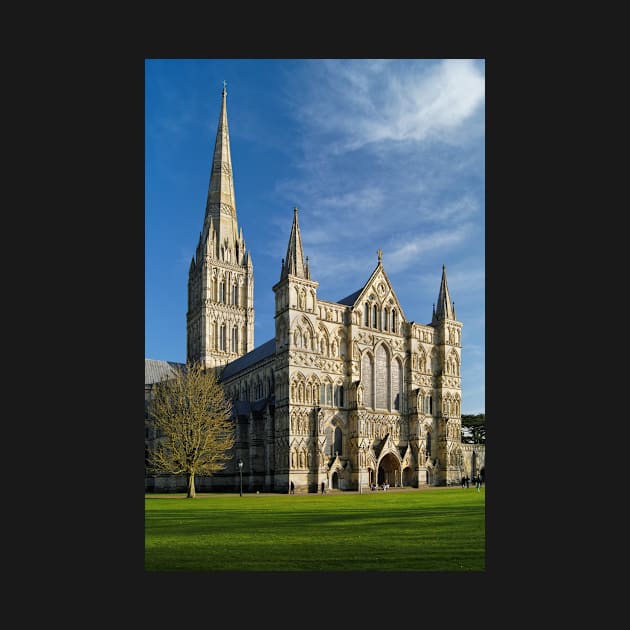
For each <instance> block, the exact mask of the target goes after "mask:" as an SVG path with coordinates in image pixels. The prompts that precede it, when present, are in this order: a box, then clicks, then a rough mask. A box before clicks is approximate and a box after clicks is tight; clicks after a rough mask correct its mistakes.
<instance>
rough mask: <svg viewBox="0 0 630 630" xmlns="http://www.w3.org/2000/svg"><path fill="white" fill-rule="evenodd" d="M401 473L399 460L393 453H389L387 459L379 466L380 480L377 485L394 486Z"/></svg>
mask: <svg viewBox="0 0 630 630" xmlns="http://www.w3.org/2000/svg"><path fill="white" fill-rule="evenodd" d="M399 473H400V465H399V463H398V460H397V459H396V457H395V456H394V455H393V454H392V453H387V455H385V457H383V459H382V460H381V461H380V463H379V465H378V480H377V483H378V484H379V485H382V484H384V483H388V484H389V485H390V486H394V485H395V483H396V480H397V479H400V477H399Z"/></svg>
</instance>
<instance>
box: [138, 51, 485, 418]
mask: <svg viewBox="0 0 630 630" xmlns="http://www.w3.org/2000/svg"><path fill="white" fill-rule="evenodd" d="M224 80H225V81H226V82H227V92H228V95H227V113H228V124H229V130H230V147H231V153H232V167H233V172H234V188H235V196H236V213H237V218H238V223H239V227H242V228H243V236H244V238H245V244H246V246H247V248H248V249H249V252H250V254H251V256H252V260H253V264H254V281H255V284H254V307H255V328H254V342H255V346H256V347H258V346H259V345H261V344H262V343H264V342H265V341H267V340H269V339H271V338H272V337H273V336H274V318H273V317H274V294H273V291H272V290H271V287H272V286H273V285H274V284H275V283H276V282H277V281H278V280H279V277H280V266H281V260H282V258H283V257H284V256H285V254H286V248H287V243H288V239H289V233H290V230H291V222H292V219H293V208H294V207H295V206H297V207H298V208H299V222H300V230H301V233H302V243H303V246H304V253H305V255H306V256H308V257H309V265H310V269H311V277H312V278H313V279H314V280H316V281H318V282H319V287H318V296H319V297H320V298H322V299H327V300H333V301H334V300H339V299H341V298H343V297H345V296H346V295H349V294H350V293H352V292H354V291H356V290H357V289H359V288H361V287H362V286H363V285H364V284H365V282H366V281H367V280H368V278H369V277H370V275H371V274H372V272H373V271H374V269H375V267H376V265H377V262H378V259H377V254H376V251H377V249H379V248H380V249H382V251H383V267H384V269H385V272H386V273H387V275H388V277H389V279H390V281H391V283H392V285H393V287H394V291H395V292H396V295H397V296H398V299H399V301H400V304H401V306H402V308H403V311H404V315H405V317H406V319H407V320H413V321H416V322H419V323H424V324H426V323H429V322H430V321H431V311H432V305H433V304H434V303H435V301H436V300H437V296H438V291H439V287H440V278H441V272H442V265H443V264H444V265H446V274H447V279H448V285H449V290H450V293H451V298H452V300H453V301H454V302H455V309H456V312H457V319H458V320H460V321H461V322H463V324H464V326H463V330H462V413H464V414H475V413H484V412H485V208H484V206H485V64H484V61H483V60H464V59H447V60H441V59H429V60H422V59H385V60H377V59H339V60H336V59H147V60H145V356H146V357H147V358H150V359H162V360H166V361H176V362H181V363H184V362H185V361H186V305H187V281H188V267H189V265H190V261H191V258H192V256H193V254H194V251H195V248H196V246H197V242H198V238H199V232H200V230H201V227H202V224H203V218H204V211H205V203H206V197H207V191H208V184H209V180H210V165H211V160H212V152H213V149H214V140H215V135H216V130H217V124H218V120H219V110H220V106H221V90H222V88H223V81H224Z"/></svg>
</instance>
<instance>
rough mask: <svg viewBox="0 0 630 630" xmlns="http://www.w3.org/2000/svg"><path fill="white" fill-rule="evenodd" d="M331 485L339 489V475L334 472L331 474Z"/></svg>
mask: <svg viewBox="0 0 630 630" xmlns="http://www.w3.org/2000/svg"><path fill="white" fill-rule="evenodd" d="M332 487H333V488H335V489H337V490H338V489H339V475H338V474H337V473H336V472H334V473H333V474H332Z"/></svg>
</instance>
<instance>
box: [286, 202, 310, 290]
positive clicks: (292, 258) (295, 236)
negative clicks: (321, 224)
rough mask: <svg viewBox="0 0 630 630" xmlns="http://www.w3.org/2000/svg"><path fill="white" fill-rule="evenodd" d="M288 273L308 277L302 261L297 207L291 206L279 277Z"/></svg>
mask: <svg viewBox="0 0 630 630" xmlns="http://www.w3.org/2000/svg"><path fill="white" fill-rule="evenodd" d="M288 274H291V275H293V276H297V277H298V278H305V279H308V272H307V268H306V263H305V262H304V250H303V249H302V238H301V236H300V225H299V223H298V209H297V207H295V208H293V225H292V226H291V235H290V236H289V245H288V247H287V255H286V257H285V266H284V267H283V269H282V274H281V276H280V279H282V278H285V277H286V276H287V275H288Z"/></svg>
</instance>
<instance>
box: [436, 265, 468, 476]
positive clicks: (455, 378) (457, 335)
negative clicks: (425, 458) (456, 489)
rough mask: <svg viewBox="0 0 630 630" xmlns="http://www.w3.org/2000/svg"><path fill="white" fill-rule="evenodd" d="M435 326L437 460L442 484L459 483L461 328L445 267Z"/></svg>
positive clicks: (460, 451)
mask: <svg viewBox="0 0 630 630" xmlns="http://www.w3.org/2000/svg"><path fill="white" fill-rule="evenodd" d="M431 326H433V327H434V329H435V345H434V348H433V354H432V357H431V363H432V368H433V370H432V371H433V379H434V387H433V391H434V400H435V403H436V407H435V409H434V414H433V415H434V418H435V424H436V429H437V431H436V433H437V444H436V447H437V452H436V455H437V458H438V460H439V462H440V467H439V470H440V473H439V475H440V480H439V481H440V483H446V484H448V483H452V482H459V480H460V479H461V475H462V470H463V468H462V466H463V455H462V450H461V429H462V421H461V391H462V389H461V371H460V366H461V328H462V323H461V322H458V321H457V319H456V314H455V303H454V302H451V296H450V293H449V290H448V283H447V281H446V267H445V266H444V265H442V280H441V283H440V291H439V293H438V299H437V306H435V307H434V309H433V317H432V321H431Z"/></svg>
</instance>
